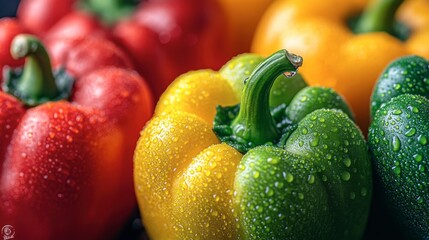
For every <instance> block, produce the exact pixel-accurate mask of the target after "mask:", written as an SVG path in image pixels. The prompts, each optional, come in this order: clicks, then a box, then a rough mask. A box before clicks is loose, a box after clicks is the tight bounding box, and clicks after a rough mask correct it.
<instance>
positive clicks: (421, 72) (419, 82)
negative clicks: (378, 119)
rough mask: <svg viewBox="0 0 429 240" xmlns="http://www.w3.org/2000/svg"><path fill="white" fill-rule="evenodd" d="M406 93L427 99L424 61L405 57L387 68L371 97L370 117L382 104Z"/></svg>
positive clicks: (427, 73)
mask: <svg viewBox="0 0 429 240" xmlns="http://www.w3.org/2000/svg"><path fill="white" fill-rule="evenodd" d="M406 93H409V94H417V95H420V96H424V97H426V98H429V62H428V61H427V60H426V59H424V58H422V57H419V56H414V55H413V56H406V57H402V58H399V59H397V60H395V61H393V62H392V63H390V64H389V66H387V68H386V69H385V70H384V71H383V73H382V74H381V75H380V77H379V79H378V81H377V84H376V85H375V88H374V91H373V93H372V96H371V116H374V115H375V112H376V111H377V110H378V109H379V108H380V107H381V106H382V105H383V103H387V102H389V101H390V100H391V99H392V98H394V97H397V96H399V95H402V94H406Z"/></svg>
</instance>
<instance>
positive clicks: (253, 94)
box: [231, 50, 302, 146]
mask: <svg viewBox="0 0 429 240" xmlns="http://www.w3.org/2000/svg"><path fill="white" fill-rule="evenodd" d="M301 65H302V58H301V57H300V56H297V55H294V54H291V53H288V52H287V51H286V50H280V51H278V52H276V53H274V54H273V55H271V56H269V57H268V58H267V59H266V60H265V61H263V62H262V63H261V64H260V65H258V66H257V67H256V68H255V70H254V71H253V73H252V74H251V75H250V77H249V78H248V79H247V82H246V85H245V87H244V90H243V95H242V97H241V105H240V111H239V113H238V116H237V117H236V119H235V120H234V121H233V122H232V124H231V128H232V131H233V134H234V135H235V136H236V137H238V138H241V139H242V140H244V141H246V142H248V143H249V144H251V145H254V146H257V145H262V144H265V143H267V142H275V141H276V140H277V139H278V138H279V136H280V132H279V130H278V129H277V128H276V125H275V122H274V119H273V117H272V116H271V113H270V106H269V98H270V89H271V87H272V86H273V83H274V81H275V79H276V78H277V77H278V76H279V75H280V74H285V75H286V76H287V77H292V76H293V75H295V73H296V71H297V69H298V68H299V67H300V66H301Z"/></svg>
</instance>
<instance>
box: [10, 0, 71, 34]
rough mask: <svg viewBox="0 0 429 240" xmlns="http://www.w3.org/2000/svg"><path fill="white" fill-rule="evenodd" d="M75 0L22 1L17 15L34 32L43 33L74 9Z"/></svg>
mask: <svg viewBox="0 0 429 240" xmlns="http://www.w3.org/2000/svg"><path fill="white" fill-rule="evenodd" d="M74 3H75V0H61V1H57V0H28V1H25V0H24V1H21V2H20V4H19V7H18V10H17V16H23V17H19V19H20V21H21V22H22V23H23V25H24V26H25V27H26V28H27V29H28V30H29V31H30V32H31V33H33V34H38V35H40V34H43V33H45V32H47V31H48V30H49V28H51V27H52V26H53V25H54V24H55V23H56V22H57V21H58V20H60V19H61V18H62V17H63V16H64V15H66V14H67V13H69V12H70V11H71V10H72V9H73V5H74Z"/></svg>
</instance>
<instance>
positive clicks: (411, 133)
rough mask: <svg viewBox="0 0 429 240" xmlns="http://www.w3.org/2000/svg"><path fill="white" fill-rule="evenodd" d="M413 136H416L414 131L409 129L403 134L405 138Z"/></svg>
mask: <svg viewBox="0 0 429 240" xmlns="http://www.w3.org/2000/svg"><path fill="white" fill-rule="evenodd" d="M414 134H416V129H415V128H410V130H408V131H407V132H405V136H407V137H412V136H414Z"/></svg>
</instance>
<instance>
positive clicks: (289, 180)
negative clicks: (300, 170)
mask: <svg viewBox="0 0 429 240" xmlns="http://www.w3.org/2000/svg"><path fill="white" fill-rule="evenodd" d="M283 177H284V178H285V180H286V181H287V182H289V183H290V182H292V181H293V175H292V173H286V172H283Z"/></svg>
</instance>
